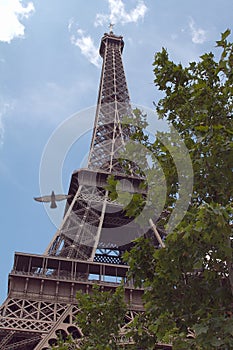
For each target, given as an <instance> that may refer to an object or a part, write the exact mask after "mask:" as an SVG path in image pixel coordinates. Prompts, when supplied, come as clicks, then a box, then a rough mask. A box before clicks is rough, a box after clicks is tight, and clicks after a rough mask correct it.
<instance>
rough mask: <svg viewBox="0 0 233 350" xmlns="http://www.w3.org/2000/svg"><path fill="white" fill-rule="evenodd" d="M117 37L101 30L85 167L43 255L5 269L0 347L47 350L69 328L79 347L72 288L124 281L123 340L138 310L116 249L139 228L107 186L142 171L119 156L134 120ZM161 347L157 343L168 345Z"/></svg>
mask: <svg viewBox="0 0 233 350" xmlns="http://www.w3.org/2000/svg"><path fill="white" fill-rule="evenodd" d="M123 47H124V42H123V38H122V37H121V36H116V35H114V34H113V33H112V32H110V33H109V34H104V36H103V38H102V41H101V45H100V55H101V57H102V58H103V65H102V73H101V79H100V87H99V96H98V105H97V109H96V116H95V123H94V130H93V137H92V141H91V148H90V154H89V160H88V167H87V169H80V170H79V171H76V172H74V173H73V175H72V178H71V182H70V188H69V194H70V195H72V196H71V198H69V199H68V201H67V205H66V210H65V214H64V218H63V221H62V223H61V227H60V229H59V230H58V231H57V232H56V234H55V236H54V238H53V239H52V241H51V243H50V244H49V246H48V248H47V250H46V252H45V253H44V255H33V254H23V253H16V254H15V259H14V266H13V269H12V271H11V272H10V274H9V286H8V296H7V299H6V301H5V302H4V303H3V305H2V306H1V308H0V349H4V350H13V349H16V350H19V349H20V350H33V349H34V350H47V349H49V348H51V346H52V345H54V344H56V339H57V336H58V335H59V334H60V335H61V334H62V336H64V338H65V337H67V336H68V335H71V336H72V337H73V339H74V340H75V342H76V347H77V348H78V347H79V345H80V344H81V342H82V331H81V329H79V327H78V325H76V324H75V315H76V314H77V313H78V312H79V307H78V302H77V300H76V297H75V295H76V292H77V291H78V290H82V291H83V292H85V293H90V292H91V289H92V286H93V284H94V283H98V284H99V285H101V287H102V289H103V290H112V291H114V290H115V288H116V287H117V286H118V285H119V283H122V282H123V283H124V286H125V299H126V301H127V303H128V304H129V309H128V312H127V315H126V317H125V320H126V323H125V325H124V326H123V327H122V330H121V338H120V343H122V344H125V342H126V340H125V337H124V334H125V332H126V331H127V327H128V326H129V325H130V323H131V322H132V321H133V319H134V316H135V314H137V313H138V312H142V311H143V307H142V301H141V296H142V293H143V290H142V289H135V288H134V286H133V283H132V281H129V280H128V279H127V271H128V266H126V265H125V264H123V262H122V259H121V257H122V254H123V253H124V251H125V250H127V249H130V247H131V245H132V243H131V242H132V240H133V239H135V238H136V237H137V236H139V235H141V234H142V228H140V227H139V226H138V225H137V224H135V222H134V220H132V219H130V218H129V217H127V216H126V215H125V213H124V210H123V209H124V208H123V206H122V204H121V203H119V202H118V201H117V200H114V201H113V200H110V199H109V193H108V191H107V190H106V185H107V179H108V176H109V175H114V176H115V177H116V178H117V179H118V180H119V181H120V183H121V186H122V190H123V191H126V192H132V193H139V192H140V193H142V194H143V195H144V192H143V190H142V189H141V187H140V183H141V181H142V179H143V178H142V177H141V175H140V173H139V172H138V169H137V167H136V166H135V164H133V163H132V162H131V163H130V162H128V163H127V162H125V161H122V151H124V149H125V144H126V142H127V140H128V139H129V137H130V135H131V134H132V132H133V131H134V127H133V126H130V125H127V124H125V123H124V121H123V120H124V117H126V116H127V117H132V118H133V113H132V110H131V106H130V101H129V94H128V89H127V84H126V79H125V74H124V69H123V64H122V58H121V54H122V50H123ZM168 348H169V346H165V345H164V346H163V347H161V349H168Z"/></svg>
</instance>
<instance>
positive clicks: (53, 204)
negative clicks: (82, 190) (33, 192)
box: [34, 191, 72, 208]
mask: <svg viewBox="0 0 233 350" xmlns="http://www.w3.org/2000/svg"><path fill="white" fill-rule="evenodd" d="M71 197H72V195H70V194H55V193H54V191H52V193H51V195H50V196H42V197H34V199H35V201H37V202H44V203H49V202H51V205H50V208H56V207H57V205H56V202H59V201H63V200H65V199H68V198H71Z"/></svg>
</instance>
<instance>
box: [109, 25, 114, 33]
mask: <svg viewBox="0 0 233 350" xmlns="http://www.w3.org/2000/svg"><path fill="white" fill-rule="evenodd" d="M114 25H115V24H113V23H109V34H113V27H114Z"/></svg>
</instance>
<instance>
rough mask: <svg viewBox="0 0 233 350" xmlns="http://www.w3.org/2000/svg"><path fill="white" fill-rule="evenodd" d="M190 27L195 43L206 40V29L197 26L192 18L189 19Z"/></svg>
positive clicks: (201, 42)
mask: <svg viewBox="0 0 233 350" xmlns="http://www.w3.org/2000/svg"><path fill="white" fill-rule="evenodd" d="M189 28H190V30H191V34H192V42H193V43H194V44H203V43H204V42H205V41H206V31H205V30H204V29H202V28H196V26H195V22H194V20H193V19H192V18H190V20H189Z"/></svg>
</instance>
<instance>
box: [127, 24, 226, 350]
mask: <svg viewBox="0 0 233 350" xmlns="http://www.w3.org/2000/svg"><path fill="white" fill-rule="evenodd" d="M229 34H230V31H229V30H227V31H226V32H225V33H223V34H222V37H221V40H219V41H217V47H218V48H220V49H221V53H220V58H219V60H215V56H214V54H213V53H207V54H204V55H202V56H201V57H200V61H199V62H191V63H190V64H189V66H188V67H182V65H181V64H175V63H174V62H172V61H170V60H169V58H168V53H167V51H166V50H165V49H162V51H161V52H160V53H157V54H156V55H155V61H154V73H155V84H156V85H157V86H158V88H159V89H160V90H161V91H163V92H164V93H165V96H164V97H163V98H162V99H161V100H160V101H159V103H158V105H157V107H156V109H157V113H158V114H159V116H160V117H161V118H166V119H167V120H169V121H170V123H172V125H173V126H174V127H175V128H176V130H177V131H178V132H179V134H180V135H181V136H182V138H183V139H184V141H185V144H186V146H187V148H188V150H189V154H190V157H191V159H192V164H193V170H194V187H193V188H194V191H193V195H192V199H191V201H190V206H189V209H188V212H187V214H186V216H185V218H184V219H183V220H182V222H181V223H180V224H179V226H178V227H176V229H175V231H174V232H173V233H171V234H170V235H169V236H168V237H167V239H166V242H165V244H166V247H165V248H163V249H160V250H155V249H153V247H151V244H150V242H149V241H146V240H144V239H139V241H138V242H137V244H136V246H135V247H134V248H133V250H132V251H131V252H130V253H127V256H126V259H127V260H128V262H129V263H130V266H131V272H130V274H131V276H132V277H133V278H134V279H135V282H136V284H137V285H140V284H141V283H142V281H143V283H144V285H145V287H146V291H145V296H144V301H145V308H146V313H145V314H144V316H143V319H140V320H137V322H136V324H135V328H134V330H135V339H136V340H137V342H140V341H141V339H143V342H144V344H147V345H146V347H145V349H153V347H154V339H157V340H156V341H167V342H172V343H173V348H174V349H179V350H181V349H187V348H189V349H203V350H210V349H211V350H212V349H221V350H225V349H232V348H233V256H232V239H233V235H232V222H233V204H232V202H233V191H232V189H233V187H232V183H233V172H232V171H233V168H232V167H233V122H232V106H233V70H232V67H233V44H232V43H231V42H228V41H227V37H228V36H229ZM150 148H151V150H153V152H154V154H156V155H158V157H159V160H160V162H161V164H163V167H164V169H165V171H166V177H167V178H168V184H169V183H170V184H171V185H170V186H168V201H167V205H168V206H171V207H172V206H173V204H174V201H175V199H176V193H178V192H177V190H178V184H177V183H176V181H174V180H175V171H174V166H172V164H171V158H170V156H169V154H168V152H167V150H166V149H164V150H163V145H162V144H161V142H160V141H159V140H156V141H155V143H154V144H151V145H150ZM172 183H175V184H176V185H175V186H172ZM148 252H149V253H148ZM145 267H146V268H145ZM142 329H144V331H143V332H142V331H141V330H142ZM138 330H139V331H138ZM139 333H140V334H139Z"/></svg>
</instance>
